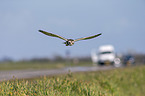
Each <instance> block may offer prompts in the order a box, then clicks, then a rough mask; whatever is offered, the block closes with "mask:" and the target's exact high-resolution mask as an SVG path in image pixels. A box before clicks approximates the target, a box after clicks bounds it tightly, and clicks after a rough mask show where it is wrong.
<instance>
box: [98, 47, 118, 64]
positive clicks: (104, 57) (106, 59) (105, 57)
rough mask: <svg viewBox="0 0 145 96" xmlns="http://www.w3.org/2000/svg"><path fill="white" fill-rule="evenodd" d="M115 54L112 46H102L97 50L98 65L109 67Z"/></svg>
mask: <svg viewBox="0 0 145 96" xmlns="http://www.w3.org/2000/svg"><path fill="white" fill-rule="evenodd" d="M114 59H115V53H114V47H113V46H112V45H103V46H100V47H99V50H98V64H100V65H109V64H114Z"/></svg>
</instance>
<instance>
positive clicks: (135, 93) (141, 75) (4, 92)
mask: <svg viewBox="0 0 145 96" xmlns="http://www.w3.org/2000/svg"><path fill="white" fill-rule="evenodd" d="M144 94H145V66H136V67H126V68H121V69H114V70H108V71H98V72H82V73H73V74H67V75H59V76H55V77H46V76H44V77H41V78H35V79H29V80H16V79H15V80H12V81H5V82H1V83H0V96H26V95H27V96H46V95H48V96H144Z"/></svg>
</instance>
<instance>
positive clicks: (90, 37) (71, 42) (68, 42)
mask: <svg viewBox="0 0 145 96" xmlns="http://www.w3.org/2000/svg"><path fill="white" fill-rule="evenodd" d="M39 32H41V33H43V34H45V35H48V36H52V37H57V38H60V39H62V40H65V42H64V44H65V45H66V46H72V45H73V44H74V42H76V41H80V40H87V39H92V38H95V37H98V36H100V35H101V34H102V33H100V34H97V35H93V36H89V37H84V38H79V39H75V40H73V39H66V38H64V37H61V36H59V35H56V34H53V33H49V32H46V31H43V30H39Z"/></svg>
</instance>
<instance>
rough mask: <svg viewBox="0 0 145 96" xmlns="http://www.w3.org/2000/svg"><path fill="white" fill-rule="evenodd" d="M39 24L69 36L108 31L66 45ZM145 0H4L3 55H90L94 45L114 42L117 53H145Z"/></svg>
mask: <svg viewBox="0 0 145 96" xmlns="http://www.w3.org/2000/svg"><path fill="white" fill-rule="evenodd" d="M39 29H42V30H45V31H48V32H52V33H55V34H58V35H61V36H63V37H66V38H72V39H75V38H80V37H85V36H91V35H95V34H98V33H100V32H102V36H100V37H98V38H95V39H92V40H87V41H80V42H76V43H75V44H74V46H71V47H66V46H65V45H63V44H62V43H63V40H60V39H57V38H52V37H48V36H45V35H43V34H41V33H39V32H38V30H39ZM144 41H145V1H144V0H72V1H68V0H53V1H52V0H51V1H50V0H41V1H40V0H37V1H36V0H23V1H20V0H11V1H8V0H3V1H2V0H1V1H0V58H3V57H5V56H8V57H11V58H13V59H15V60H19V59H27V58H33V57H53V56H55V55H57V54H58V55H61V56H65V52H66V50H70V53H71V56H88V55H90V51H91V50H92V49H94V48H95V49H97V48H98V47H99V46H101V45H105V44H112V45H114V47H115V50H116V52H117V53H123V52H126V51H128V50H133V51H136V52H139V53H145V43H144Z"/></svg>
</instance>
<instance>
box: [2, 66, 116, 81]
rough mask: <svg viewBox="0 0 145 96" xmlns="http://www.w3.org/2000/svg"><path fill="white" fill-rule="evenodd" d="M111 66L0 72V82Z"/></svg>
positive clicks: (103, 68)
mask: <svg viewBox="0 0 145 96" xmlns="http://www.w3.org/2000/svg"><path fill="white" fill-rule="evenodd" d="M113 68H114V67H113V66H100V67H99V66H94V67H70V68H63V69H51V70H30V69H29V70H13V71H0V81H4V80H11V79H14V78H17V79H25V78H35V77H40V76H50V75H51V76H52V75H57V74H67V73H69V70H70V71H71V72H73V73H74V72H85V71H99V70H110V69H113Z"/></svg>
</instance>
